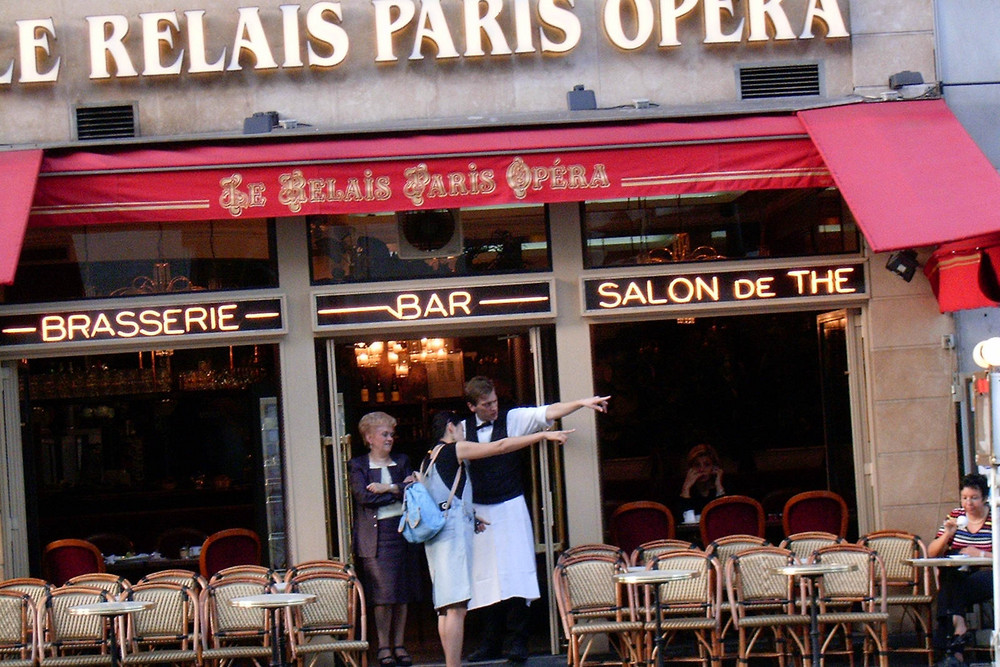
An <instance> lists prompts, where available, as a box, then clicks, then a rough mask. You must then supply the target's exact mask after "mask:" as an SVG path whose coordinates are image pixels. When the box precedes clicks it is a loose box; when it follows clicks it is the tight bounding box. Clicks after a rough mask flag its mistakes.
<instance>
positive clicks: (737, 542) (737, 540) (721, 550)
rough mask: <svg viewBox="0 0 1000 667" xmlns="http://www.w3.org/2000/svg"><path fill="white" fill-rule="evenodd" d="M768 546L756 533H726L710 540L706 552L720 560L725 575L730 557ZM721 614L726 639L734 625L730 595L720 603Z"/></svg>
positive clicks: (722, 635)
mask: <svg viewBox="0 0 1000 667" xmlns="http://www.w3.org/2000/svg"><path fill="white" fill-rule="evenodd" d="M766 546H770V545H769V544H768V542H767V540H766V539H764V538H763V537H757V536H756V535H740V534H737V535H726V536H725V537H720V538H719V539H717V540H715V541H714V542H710V543H709V544H708V546H706V547H705V553H707V554H709V555H710V556H714V557H715V559H716V560H717V561H718V562H719V571H720V572H722V573H723V575H724V574H725V572H726V565H727V564H728V563H729V559H730V558H732V557H733V556H735V555H736V554H738V553H742V552H744V551H746V550H748V549H756V548H758V547H766ZM719 614H720V615H721V617H722V630H721V638H722V640H723V641H724V640H725V638H726V635H728V634H729V631H730V630H731V629H732V627H733V614H732V608H731V606H730V604H729V598H728V597H727V598H724V599H723V600H722V602H721V603H720V604H719Z"/></svg>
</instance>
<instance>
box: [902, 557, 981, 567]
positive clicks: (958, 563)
mask: <svg viewBox="0 0 1000 667" xmlns="http://www.w3.org/2000/svg"><path fill="white" fill-rule="evenodd" d="M905 560H906V562H907V563H910V564H911V565H913V566H914V567H958V568H962V567H993V558H992V557H991V556H961V555H955V556H937V557H934V558H907V559H905Z"/></svg>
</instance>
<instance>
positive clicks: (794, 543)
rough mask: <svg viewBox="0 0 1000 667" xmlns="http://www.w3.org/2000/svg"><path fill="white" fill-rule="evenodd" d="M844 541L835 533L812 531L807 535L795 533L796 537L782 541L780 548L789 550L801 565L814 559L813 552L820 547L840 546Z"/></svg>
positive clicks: (789, 537)
mask: <svg viewBox="0 0 1000 667" xmlns="http://www.w3.org/2000/svg"><path fill="white" fill-rule="evenodd" d="M843 541H844V539H843V538H842V537H839V536H837V535H834V534H833V533H827V532H825V531H822V530H810V531H807V532H805V533H795V534H794V535H789V536H788V537H786V538H785V539H783V540H782V541H781V544H779V545H778V546H780V547H781V548H782V549H788V550H789V551H791V552H792V553H793V554H795V557H796V558H797V559H798V560H799V562H800V563H805V562H807V561H808V560H809V559H810V558H812V555H813V552H814V551H816V550H817V549H819V548H820V547H828V546H830V545H831V544H840V543H841V542H843Z"/></svg>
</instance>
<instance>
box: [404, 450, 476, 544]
mask: <svg viewBox="0 0 1000 667" xmlns="http://www.w3.org/2000/svg"><path fill="white" fill-rule="evenodd" d="M442 447H444V445H443V444H442V445H438V446H437V447H435V448H434V450H433V451H432V452H431V456H430V462H429V463H428V464H427V467H426V468H425V467H424V466H423V465H421V466H420V471H419V472H418V473H417V474H416V475H415V476H416V478H417V479H416V481H414V482H410V483H409V484H407V485H406V488H405V489H403V516H401V517H400V518H399V532H400V533H402V534H403V539H405V540H406V541H407V542H410V543H411V544H422V543H424V542H426V541H427V540H429V539H431V538H432V537H434V536H435V535H437V534H438V533H440V532H441V529H442V528H444V522H445V517H446V516H447V515H448V509H449V508H450V507H451V501H452V498H454V497H455V491H457V490H458V480H459V478H460V477H461V476H462V469H461V467H459V469H458V470H457V471H456V472H455V481H454V482H452V485H451V493H450V494H448V500H447V501H445V502H443V503H440V504H438V502H437V501H435V500H434V498H433V497H432V496H431V492H430V491H428V490H427V487H426V486H425V485H424V479H425V477H426V473H425V470H426V469H429V468H430V466H431V465H433V464H434V460H435V459H437V455H438V454H439V453H440V451H441V448H442Z"/></svg>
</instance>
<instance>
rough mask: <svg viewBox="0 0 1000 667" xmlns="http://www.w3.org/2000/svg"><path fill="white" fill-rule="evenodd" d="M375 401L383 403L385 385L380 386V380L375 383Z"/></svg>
mask: <svg viewBox="0 0 1000 667" xmlns="http://www.w3.org/2000/svg"><path fill="white" fill-rule="evenodd" d="M375 402H376V403H385V387H384V386H382V380H379V381H378V382H377V383H376V384H375Z"/></svg>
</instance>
